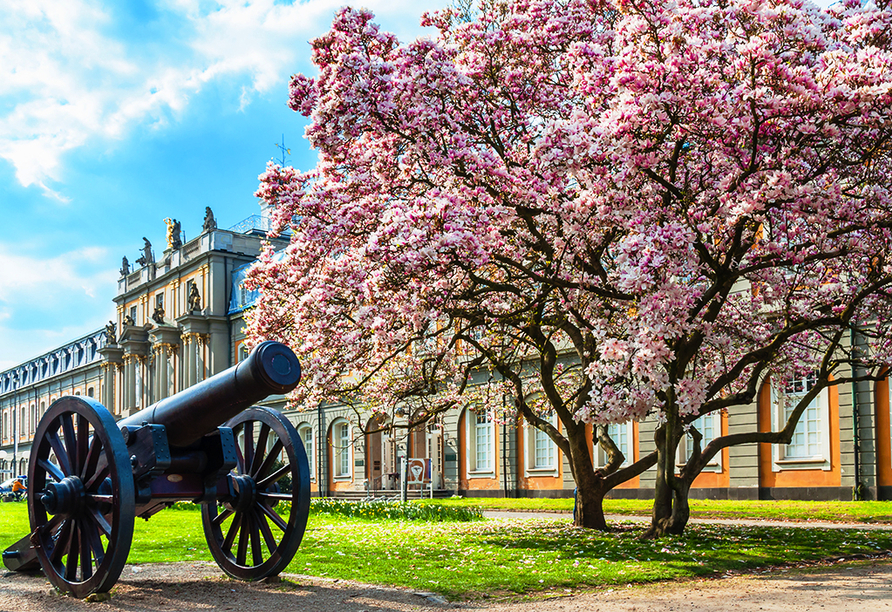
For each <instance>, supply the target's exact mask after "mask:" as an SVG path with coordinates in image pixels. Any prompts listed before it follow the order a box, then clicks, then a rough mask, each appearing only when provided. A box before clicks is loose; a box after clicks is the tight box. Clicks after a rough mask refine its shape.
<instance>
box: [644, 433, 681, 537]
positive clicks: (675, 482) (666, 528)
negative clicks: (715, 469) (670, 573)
mask: <svg viewBox="0 0 892 612" xmlns="http://www.w3.org/2000/svg"><path fill="white" fill-rule="evenodd" d="M673 425H674V426H675V427H673ZM677 428H678V423H672V422H671V421H670V422H667V423H666V424H665V425H664V426H663V427H660V428H658V429H657V431H656V433H655V435H654V441H655V442H656V445H657V475H656V476H657V478H656V483H655V485H654V507H653V513H652V515H651V523H650V528H649V529H648V530H647V531H645V532H644V534H643V536H642V537H644V538H659V537H662V536H664V535H667V534H673V535H679V534H681V533H683V532H684V528H685V526H687V524H688V519H689V518H690V515H691V509H690V506H689V504H688V491H689V490H690V487H691V483H690V482H689V481H688V480H686V479H683V478H679V477H677V476H676V475H675V468H676V465H675V456H676V453H677V450H678V440H679V439H680V435H678V434H676V432H675V429H677Z"/></svg>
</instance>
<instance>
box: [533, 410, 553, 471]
mask: <svg viewBox="0 0 892 612" xmlns="http://www.w3.org/2000/svg"><path fill="white" fill-rule="evenodd" d="M543 418H544V419H545V420H547V421H548V422H549V423H551V424H552V425H557V418H556V417H555V416H554V415H553V414H552V415H548V416H545V417H543ZM525 425H526V434H527V435H526V448H527V461H526V465H527V471H528V472H538V473H539V475H542V476H544V475H549V474H551V473H553V472H554V471H555V470H557V455H558V453H557V445H556V444H555V443H554V440H552V439H551V437H550V436H549V435H548V434H547V433H545V432H544V431H542V430H541V429H539V428H537V427H534V426H533V425H531V424H530V423H526V424H525ZM532 475H535V474H532Z"/></svg>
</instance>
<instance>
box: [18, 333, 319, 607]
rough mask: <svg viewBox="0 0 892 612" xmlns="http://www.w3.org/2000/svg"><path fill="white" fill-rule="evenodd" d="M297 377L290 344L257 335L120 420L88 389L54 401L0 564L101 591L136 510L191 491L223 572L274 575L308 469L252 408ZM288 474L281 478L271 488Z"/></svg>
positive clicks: (292, 542)
mask: <svg viewBox="0 0 892 612" xmlns="http://www.w3.org/2000/svg"><path fill="white" fill-rule="evenodd" d="M299 379H300V364H299V363H298V360H297V358H296V357H295V355H294V353H293V352H292V351H291V350H290V349H289V348H288V347H286V346H285V345H283V344H280V343H277V342H264V343H262V344H260V345H259V346H258V347H257V348H256V349H255V350H254V351H253V352H252V353H251V355H250V356H249V357H248V358H247V359H246V360H245V361H243V362H241V363H239V364H238V365H236V366H234V367H232V368H230V369H228V370H226V371H224V372H221V373H220V374H217V375H216V376H213V377H211V378H209V379H207V380H205V381H203V382H201V383H199V384H197V385H195V386H193V387H190V388H188V389H185V390H184V391H181V392H180V393H178V394H176V395H173V396H171V397H169V398H166V399H163V400H161V401H159V402H156V403H155V404H153V405H151V406H149V407H148V408H145V409H144V410H141V411H139V412H137V413H135V414H133V415H130V416H129V417H127V418H125V419H122V420H121V421H119V422H117V423H116V422H115V420H114V418H113V417H112V415H111V414H110V413H109V411H108V410H107V409H106V408H105V407H104V406H102V404H100V403H98V402H96V401H94V400H92V399H91V398H85V397H80V396H76V397H71V396H68V397H63V398H61V399H59V400H57V401H55V402H54V403H53V404H52V405H51V406H50V407H49V408H48V409H47V411H46V413H45V414H44V415H43V417H42V418H41V420H40V422H39V424H38V426H37V431H36V433H35V437H34V443H33V447H32V451H31V456H30V463H29V467H28V478H29V484H30V486H29V494H28V515H29V521H30V527H31V533H29V534H28V535H26V536H25V537H23V538H22V539H20V540H19V541H18V542H16V543H15V544H13V545H12V546H10V547H9V548H7V549H6V550H5V551H4V552H3V561H4V564H5V565H6V567H7V568H8V569H10V570H14V571H28V570H36V569H38V568H39V569H42V570H43V572H44V573H45V574H46V576H47V578H48V579H49V580H50V581H51V582H52V583H53V585H54V586H55V587H56V588H57V589H59V590H60V591H63V592H65V593H69V594H71V595H74V596H76V597H81V598H83V597H86V596H87V595H90V594H92V593H101V592H106V591H108V590H109V589H111V588H112V586H113V585H114V584H115V582H116V581H117V579H118V577H119V576H120V575H121V571H122V570H123V568H124V564H125V563H126V561H127V555H128V553H129V550H130V545H131V542H132V538H133V527H134V522H135V519H136V517H141V518H145V519H149V518H150V517H151V516H152V515H153V514H155V513H157V512H158V511H160V510H162V509H164V508H166V507H167V506H169V505H171V504H173V503H175V502H177V501H191V502H196V503H200V504H201V505H202V508H201V520H202V524H203V527H204V533H205V538H206V540H207V543H208V547H209V548H210V551H211V553H212V555H213V557H214V559H215V560H216V561H217V563H218V564H219V565H220V567H221V568H222V569H223V571H224V572H226V573H227V574H229V575H230V576H232V577H235V578H239V579H242V580H260V579H262V578H266V577H269V576H274V575H276V574H278V573H279V572H281V571H282V570H284V569H285V567H286V566H287V565H288V563H290V562H291V559H292V558H293V557H294V554H295V553H296V552H297V548H298V546H299V545H300V541H301V538H302V537H303V533H304V529H305V528H306V523H307V515H308V514H309V506H310V494H309V488H310V479H309V468H308V462H307V456H306V452H305V451H304V447H303V444H302V442H301V440H300V437H299V436H298V434H297V432H296V431H295V429H294V427H293V426H292V425H291V423H290V422H289V421H288V419H287V418H285V417H284V416H283V415H282V414H281V413H279V412H277V411H275V410H271V409H268V408H262V407H252V406H253V405H254V404H255V403H257V402H258V401H260V400H262V399H264V398H266V397H268V396H270V395H273V394H284V393H287V392H289V391H291V390H292V389H294V387H295V386H296V385H297V383H298V381H299ZM285 476H290V477H291V486H290V487H282V486H280V483H284V482H285V481H286V480H287V479H286V478H285ZM287 489H290V490H287ZM282 502H287V503H282Z"/></svg>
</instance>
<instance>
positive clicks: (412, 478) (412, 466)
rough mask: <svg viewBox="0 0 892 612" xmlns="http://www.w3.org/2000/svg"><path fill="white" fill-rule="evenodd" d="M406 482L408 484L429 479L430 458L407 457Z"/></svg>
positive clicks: (421, 482) (428, 480)
mask: <svg viewBox="0 0 892 612" xmlns="http://www.w3.org/2000/svg"><path fill="white" fill-rule="evenodd" d="M406 471H407V476H406V482H408V483H409V484H423V483H425V482H430V479H431V460H430V459H409V465H408V469H407V470H406Z"/></svg>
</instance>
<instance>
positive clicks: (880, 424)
mask: <svg viewBox="0 0 892 612" xmlns="http://www.w3.org/2000/svg"><path fill="white" fill-rule="evenodd" d="M874 411H875V413H876V419H877V441H876V443H877V484H878V485H880V486H881V487H882V486H890V485H892V440H890V438H889V436H890V423H889V421H890V415H889V379H888V378H887V379H885V380H881V381H880V382H878V383H877V384H876V390H875V396H874Z"/></svg>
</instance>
